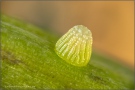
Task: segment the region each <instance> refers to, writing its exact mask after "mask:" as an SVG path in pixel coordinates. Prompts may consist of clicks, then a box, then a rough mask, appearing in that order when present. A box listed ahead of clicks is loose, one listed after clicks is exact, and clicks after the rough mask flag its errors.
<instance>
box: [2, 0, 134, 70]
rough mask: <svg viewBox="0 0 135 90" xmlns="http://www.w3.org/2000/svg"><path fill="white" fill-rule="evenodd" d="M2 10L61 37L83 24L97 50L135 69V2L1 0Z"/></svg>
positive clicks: (94, 48)
mask: <svg viewBox="0 0 135 90" xmlns="http://www.w3.org/2000/svg"><path fill="white" fill-rule="evenodd" d="M1 11H2V13H4V14H6V15H9V16H12V17H15V18H18V19H21V20H24V21H26V22H30V23H32V24H35V25H36V26H39V27H41V28H43V29H45V28H48V29H49V30H51V31H54V32H56V33H58V34H60V35H62V34H64V33H66V32H67V31H68V30H69V29H70V28H71V27H73V26H75V25H80V24H81V25H84V26H86V27H88V28H89V29H90V30H91V31H92V34H93V39H94V40H93V41H94V42H93V50H94V51H96V52H99V53H102V55H106V56H107V57H113V58H116V60H120V61H119V62H122V63H123V64H124V65H126V66H128V67H130V68H132V69H133V67H134V1H2V2H1Z"/></svg>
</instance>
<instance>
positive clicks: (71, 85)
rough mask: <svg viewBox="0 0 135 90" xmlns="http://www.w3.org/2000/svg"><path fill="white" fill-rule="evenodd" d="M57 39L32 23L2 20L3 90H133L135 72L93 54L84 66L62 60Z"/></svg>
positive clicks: (7, 18) (8, 19)
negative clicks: (57, 47) (56, 46)
mask: <svg viewBox="0 0 135 90" xmlns="http://www.w3.org/2000/svg"><path fill="white" fill-rule="evenodd" d="M57 40H58V36H57V35H56V34H54V33H52V32H47V31H45V30H42V29H40V28H37V27H35V26H33V25H31V24H28V23H25V22H22V21H19V20H15V19H12V18H10V17H7V16H3V15H2V18H1V50H2V53H1V56H2V61H1V63H2V66H1V72H2V82H1V86H2V87H1V88H3V89H10V90H12V89H13V90H15V89H23V90H24V89H133V88H134V82H133V71H132V70H130V69H129V68H128V67H125V66H123V65H122V64H120V63H118V62H114V61H113V60H111V59H110V58H106V57H104V56H100V55H99V54H97V53H95V52H93V54H92V56H91V61H90V62H89V64H88V65H87V66H85V67H76V66H72V65H70V64H68V63H66V62H65V61H64V60H62V59H61V58H59V57H58V56H57V55H56V53H55V51H54V46H55V43H56V41H57Z"/></svg>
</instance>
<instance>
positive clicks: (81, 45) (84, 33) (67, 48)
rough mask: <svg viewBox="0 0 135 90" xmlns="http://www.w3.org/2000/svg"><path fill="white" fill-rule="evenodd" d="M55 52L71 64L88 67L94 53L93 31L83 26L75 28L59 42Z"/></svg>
mask: <svg viewBox="0 0 135 90" xmlns="http://www.w3.org/2000/svg"><path fill="white" fill-rule="evenodd" d="M55 52H56V54H57V55H58V56H59V57H60V58H62V59H63V60H65V61H66V62H67V63H69V64H72V65H74V66H86V65H87V64H88V62H89V61H90V56H91V52H92V33H91V31H90V30H89V29H88V28H87V27H85V26H83V25H76V26H74V27H73V28H71V29H70V30H69V31H68V32H67V33H66V34H65V35H63V36H62V37H61V38H60V39H59V40H58V41H57V43H56V45H55Z"/></svg>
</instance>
